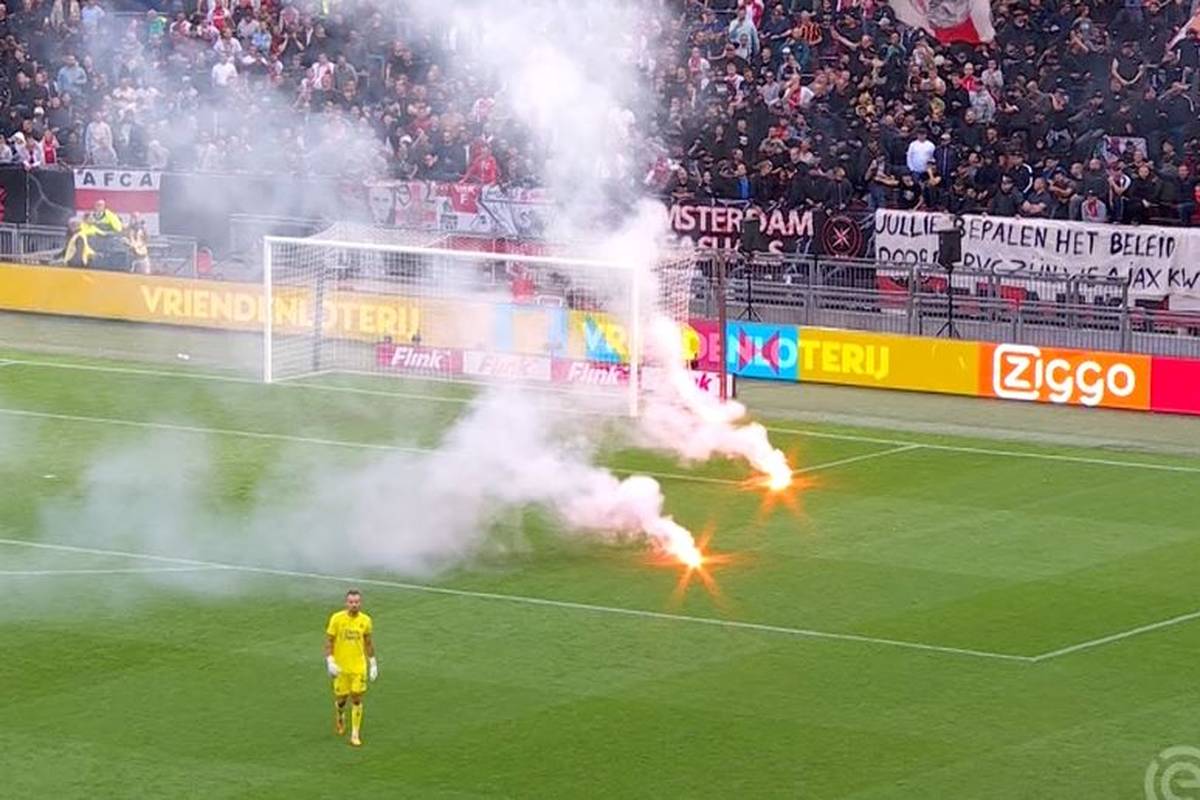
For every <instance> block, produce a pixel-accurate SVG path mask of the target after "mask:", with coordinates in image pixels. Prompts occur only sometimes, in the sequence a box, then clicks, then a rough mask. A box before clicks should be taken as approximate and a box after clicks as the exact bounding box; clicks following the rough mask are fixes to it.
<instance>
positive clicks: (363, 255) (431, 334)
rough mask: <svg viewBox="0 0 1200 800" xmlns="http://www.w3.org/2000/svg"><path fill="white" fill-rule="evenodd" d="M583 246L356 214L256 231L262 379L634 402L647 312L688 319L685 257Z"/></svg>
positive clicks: (631, 405) (632, 406)
mask: <svg viewBox="0 0 1200 800" xmlns="http://www.w3.org/2000/svg"><path fill="white" fill-rule="evenodd" d="M483 248H487V251H485V250H484V249H483ZM583 249H586V248H583ZM495 250H504V251H505V252H495ZM518 250H519V252H517V251H518ZM580 250H581V248H576V247H568V246H556V245H543V244H538V245H520V246H517V245H513V244H498V243H497V242H496V241H495V240H474V239H471V238H469V237H464V236H458V235H454V234H438V233H420V232H414V231H404V230H397V229H390V228H379V227H373V226H369V225H360V224H355V223H337V224H335V225H333V226H331V227H330V228H328V229H326V230H324V231H321V232H320V233H318V234H316V235H314V236H311V237H307V238H284V237H267V238H266V239H265V240H264V248H263V253H264V262H265V263H264V265H263V266H264V270H263V289H264V295H265V299H266V308H268V309H271V313H268V314H265V315H264V317H265V325H264V327H265V346H264V357H263V379H264V380H265V381H268V382H271V381H279V380H292V379H297V378H304V377H309V376H313V375H319V374H325V373H366V374H371V375H389V376H400V377H408V378H422V379H438V380H448V381H461V382H469V383H492V382H497V381H509V382H520V383H526V384H531V385H534V386H538V387H542V388H546V389H561V390H567V389H572V388H583V389H585V390H586V391H587V392H589V393H591V394H595V395H598V396H607V397H613V398H616V399H620V400H622V401H624V404H625V406H624V407H625V408H627V409H628V410H629V411H630V412H631V413H636V411H637V402H638V401H637V397H638V391H639V386H640V373H641V368H642V366H643V362H644V359H643V352H644V348H643V343H642V337H643V335H644V331H645V329H646V326H647V323H648V322H649V320H651V319H652V318H654V317H662V316H666V317H669V318H671V319H673V320H676V321H678V322H680V323H682V322H685V321H686V319H687V314H688V306H689V300H690V297H691V292H692V281H693V279H694V273H695V266H694V260H693V258H692V255H691V253H690V252H689V251H669V253H668V254H667V255H666V257H664V258H660V259H659V263H658V264H656V265H655V268H654V269H653V270H646V269H642V268H639V267H637V266H636V265H634V264H629V263H620V262H619V261H616V260H611V259H604V258H582V257H578V256H575V255H568V254H566V253H567V252H571V253H577V252H580Z"/></svg>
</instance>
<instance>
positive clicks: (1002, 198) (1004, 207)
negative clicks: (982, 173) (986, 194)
mask: <svg viewBox="0 0 1200 800" xmlns="http://www.w3.org/2000/svg"><path fill="white" fill-rule="evenodd" d="M1024 202H1025V198H1024V197H1022V195H1021V192H1020V191H1018V190H1017V188H1016V187H1015V186H1014V185H1013V179H1012V176H1011V175H1005V176H1003V177H1002V178H1000V191H999V192H997V193H996V196H995V197H993V198H992V201H991V202H990V203H989V204H988V213H989V214H991V215H992V216H994V217H1015V216H1016V215H1017V212H1018V211H1020V210H1021V207H1022V205H1023V204H1024Z"/></svg>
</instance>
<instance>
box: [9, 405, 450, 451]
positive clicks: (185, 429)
mask: <svg viewBox="0 0 1200 800" xmlns="http://www.w3.org/2000/svg"><path fill="white" fill-rule="evenodd" d="M0 414H7V415H9V416H14V417H31V418H33V419H52V420H58V421H60V422H84V423H90V424H96V425H123V426H125V427H129V428H146V429H149V430H159V431H175V432H179V433H202V434H207V435H216V436H241V437H245V438H248V439H267V440H270V441H281V442H299V443H301V444H319V445H326V446H329V447H350V448H359V449H363V450H390V451H398V452H404V453H427V452H429V451H428V450H427V449H425V448H420V447H404V446H402V445H386V444H372V443H371V442H348V441H343V440H340V439H319V438H314V437H311V436H293V435H291V434H287V433H264V432H262V431H243V430H237V429H235V428H206V427H202V426H199V425H176V424H175V423H171V422H144V421H142V420H136V419H119V418H117V417H91V416H86V415H83V414H57V413H54V412H52V411H30V410H27V409H22V408H0Z"/></svg>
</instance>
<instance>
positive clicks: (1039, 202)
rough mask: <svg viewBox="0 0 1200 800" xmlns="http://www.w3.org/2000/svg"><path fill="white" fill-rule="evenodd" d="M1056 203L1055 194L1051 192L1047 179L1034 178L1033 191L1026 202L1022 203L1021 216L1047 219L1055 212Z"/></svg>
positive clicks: (1027, 196)
mask: <svg viewBox="0 0 1200 800" xmlns="http://www.w3.org/2000/svg"><path fill="white" fill-rule="evenodd" d="M1056 205H1057V204H1056V202H1055V200H1054V195H1052V194H1051V193H1050V191H1049V188H1048V186H1047V185H1046V179H1045V178H1041V177H1038V178H1034V179H1033V191H1031V192H1030V193H1029V194H1028V195H1026V196H1025V200H1024V202H1022V203H1021V216H1025V217H1042V218H1043V219H1045V218H1048V217H1050V216H1051V215H1052V214H1053V212H1054V208H1055V206H1056Z"/></svg>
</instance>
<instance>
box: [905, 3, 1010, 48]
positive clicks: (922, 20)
mask: <svg viewBox="0 0 1200 800" xmlns="http://www.w3.org/2000/svg"><path fill="white" fill-rule="evenodd" d="M888 4H889V5H890V6H891V7H892V10H893V11H895V12H896V17H897V18H898V19H899V20H900V21H901V22H903V23H904V24H905V25H908V26H910V27H913V28H924V29H925V30H927V31H929V32H930V33H932V34H933V35H934V36H935V37H936V38H937V40H938V41H939V42H941V43H942V44H948V43H950V42H967V43H969V44H980V43H982V42H990V41H992V40H993V39H995V38H996V29H995V28H994V27H993V26H992V7H991V5H990V4H989V3H988V0H888Z"/></svg>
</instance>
